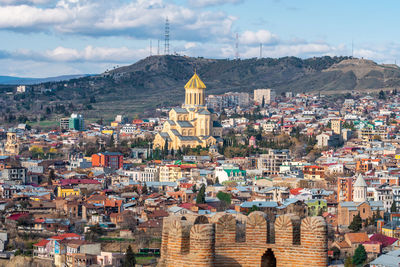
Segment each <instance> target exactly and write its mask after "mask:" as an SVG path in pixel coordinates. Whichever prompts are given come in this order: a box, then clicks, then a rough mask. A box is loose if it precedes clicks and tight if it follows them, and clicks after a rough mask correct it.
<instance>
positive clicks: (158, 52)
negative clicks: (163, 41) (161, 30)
mask: <svg viewBox="0 0 400 267" xmlns="http://www.w3.org/2000/svg"><path fill="white" fill-rule="evenodd" d="M157 55H158V56H159V55H160V40H158V46H157Z"/></svg>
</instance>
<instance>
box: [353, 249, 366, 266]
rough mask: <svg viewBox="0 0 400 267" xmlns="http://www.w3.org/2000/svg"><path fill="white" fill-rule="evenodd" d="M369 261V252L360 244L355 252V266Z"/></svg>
mask: <svg viewBox="0 0 400 267" xmlns="http://www.w3.org/2000/svg"><path fill="white" fill-rule="evenodd" d="M366 259H367V252H366V251H365V248H364V246H363V245H361V244H359V245H358V247H357V248H356V251H355V252H354V256H353V264H355V265H362V264H363V263H364V262H365V260H366Z"/></svg>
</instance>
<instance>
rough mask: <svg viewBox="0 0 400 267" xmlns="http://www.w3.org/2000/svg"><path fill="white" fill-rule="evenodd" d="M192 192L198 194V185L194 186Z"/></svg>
mask: <svg viewBox="0 0 400 267" xmlns="http://www.w3.org/2000/svg"><path fill="white" fill-rule="evenodd" d="M192 191H193V193H196V192H197V187H196V185H193V187H192Z"/></svg>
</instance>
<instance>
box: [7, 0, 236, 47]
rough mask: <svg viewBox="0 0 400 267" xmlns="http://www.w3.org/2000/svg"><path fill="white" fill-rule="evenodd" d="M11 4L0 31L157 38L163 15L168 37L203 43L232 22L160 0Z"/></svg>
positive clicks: (222, 34)
mask: <svg viewBox="0 0 400 267" xmlns="http://www.w3.org/2000/svg"><path fill="white" fill-rule="evenodd" d="M0 1H10V2H11V0H0ZM29 1H30V2H31V3H33V2H40V1H46V0H29ZM49 1H50V0H49ZM12 2H13V3H14V4H15V5H5V6H0V30H1V29H6V30H14V31H24V32H37V31H46V32H55V33H59V34H66V33H69V34H78V35H87V36H118V35H125V36H130V37H132V38H136V39H147V38H162V36H163V29H164V23H165V18H166V17H168V18H169V20H170V23H171V39H175V40H188V41H202V42H204V41H207V40H212V39H219V38H226V37H228V36H229V35H230V32H231V27H232V24H233V22H234V21H235V20H236V18H235V17H232V16H229V15H227V14H226V13H224V12H216V11H200V12H199V11H198V10H192V9H190V8H187V7H184V6H180V5H175V4H171V3H169V2H165V1H164V0H132V1H129V2H126V1H125V0H113V1H109V0H59V1H58V2H56V3H53V2H51V3H52V5H50V2H49V5H45V6H40V5H37V6H35V5H27V4H24V3H25V2H27V1H22V0H21V1H12ZM18 3H20V4H18Z"/></svg>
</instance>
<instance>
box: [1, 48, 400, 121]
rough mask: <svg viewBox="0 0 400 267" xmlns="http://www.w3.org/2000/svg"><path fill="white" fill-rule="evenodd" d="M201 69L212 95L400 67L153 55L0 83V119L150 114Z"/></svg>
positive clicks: (300, 88) (380, 76)
mask: <svg viewBox="0 0 400 267" xmlns="http://www.w3.org/2000/svg"><path fill="white" fill-rule="evenodd" d="M195 69H196V70H197V73H198V74H199V75H200V77H201V78H202V80H203V81H204V82H205V84H206V86H207V94H220V93H224V92H227V91H242V92H252V91H253V90H254V89H256V88H274V89H275V90H277V91H278V93H280V92H284V91H293V92H310V91H313V92H319V91H324V92H326V91H333V92H336V91H338V92H343V91H349V90H363V89H376V90H378V89H379V90H380V89H382V88H383V89H384V88H393V87H396V86H400V69H399V68H398V67H396V66H392V65H390V66H389V65H378V64H376V63H374V62H372V61H368V60H362V59H350V58H348V57H328V56H325V57H318V58H309V59H300V58H296V57H284V58H279V59H273V58H263V59H256V58H253V59H245V60H227V59H205V58H190V57H182V56H171V55H168V56H152V57H147V58H145V59H143V60H140V61H138V62H137V63H135V64H133V65H129V66H125V67H121V68H117V69H113V70H110V71H107V72H105V73H103V74H101V75H97V76H89V77H82V78H78V79H71V80H69V81H64V82H47V83H42V84H38V85H34V86H33V87H32V88H33V91H31V92H28V93H24V94H18V95H16V94H12V93H8V94H7V93H6V92H10V86H0V96H1V98H0V115H2V116H0V117H2V118H3V120H5V121H8V122H15V121H19V122H23V121H24V120H25V121H26V118H27V119H28V120H29V121H30V122H35V121H45V120H56V119H57V118H60V117H63V116H67V115H69V114H70V113H72V112H79V113H83V114H84V115H85V117H86V118H90V119H92V120H93V119H95V120H99V119H103V120H105V121H110V120H112V118H113V117H114V116H115V115H116V114H125V115H130V116H134V115H135V114H136V115H138V114H140V115H143V114H145V112H146V111H150V110H154V109H155V108H157V107H165V106H171V105H175V104H180V103H181V102H182V101H183V99H184V89H183V88H184V85H185V83H186V82H187V81H188V79H190V77H191V76H192V75H193V72H194V70H195ZM10 114H13V115H12V117H11V118H10V117H9V115H10ZM13 116H14V117H13ZM21 116H22V117H21Z"/></svg>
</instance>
